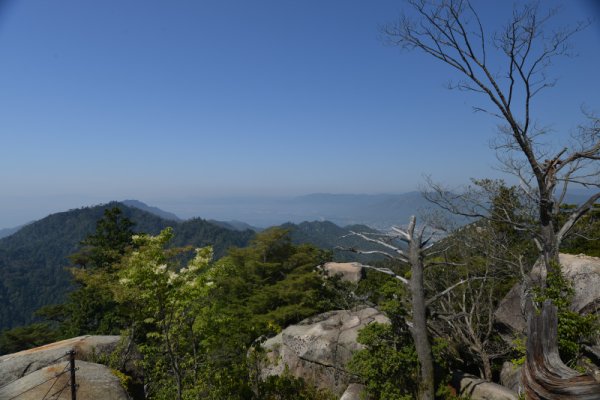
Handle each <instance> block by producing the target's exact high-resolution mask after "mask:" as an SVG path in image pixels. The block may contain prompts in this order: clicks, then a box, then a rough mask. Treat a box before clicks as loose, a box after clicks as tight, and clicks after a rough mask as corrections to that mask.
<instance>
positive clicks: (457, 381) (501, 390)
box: [452, 372, 519, 400]
mask: <svg viewBox="0 0 600 400" xmlns="http://www.w3.org/2000/svg"><path fill="white" fill-rule="evenodd" d="M452 386H453V387H455V388H456V391H457V394H458V395H459V396H463V397H466V398H469V399H471V400H518V398H519V396H518V395H517V393H516V392H514V391H512V390H510V389H508V388H505V387H504V386H501V385H498V384H495V383H492V382H488V381H485V380H482V379H479V378H478V377H476V376H474V375H470V374H465V373H464V372H455V373H454V375H453V376H452ZM461 398H462V397H461Z"/></svg>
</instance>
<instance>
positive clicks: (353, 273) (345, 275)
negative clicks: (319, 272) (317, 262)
mask: <svg viewBox="0 0 600 400" xmlns="http://www.w3.org/2000/svg"><path fill="white" fill-rule="evenodd" d="M323 271H325V274H326V275H327V276H335V275H341V276H342V280H344V281H348V282H352V283H358V282H360V280H361V279H362V278H363V274H364V272H363V266H362V265H361V264H359V263H357V262H350V263H337V262H328V263H325V265H323Z"/></svg>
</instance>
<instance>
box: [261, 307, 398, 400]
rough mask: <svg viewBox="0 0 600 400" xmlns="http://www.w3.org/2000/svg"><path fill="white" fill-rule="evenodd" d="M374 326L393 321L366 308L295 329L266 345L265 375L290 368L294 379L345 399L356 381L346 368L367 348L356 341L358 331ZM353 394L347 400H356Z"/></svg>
mask: <svg viewBox="0 0 600 400" xmlns="http://www.w3.org/2000/svg"><path fill="white" fill-rule="evenodd" d="M372 322H380V323H389V319H388V318H387V317H386V316H385V315H383V314H382V313H381V312H379V311H378V310H376V309H374V308H363V309H360V310H356V311H346V310H340V311H330V312H327V313H324V314H319V315H317V316H315V317H311V318H308V319H305V320H304V321H302V322H300V323H298V324H297V325H291V326H289V327H287V328H286V329H284V330H283V331H282V332H281V333H280V334H279V335H277V336H275V337H273V338H271V339H269V340H267V341H266V342H265V343H264V344H263V347H264V348H265V349H266V350H267V356H268V359H269V363H268V364H267V365H264V366H263V368H262V372H261V374H262V376H263V378H265V377H267V376H269V375H281V374H282V373H283V372H284V371H285V370H286V367H287V370H288V371H289V373H291V374H292V375H293V376H296V377H299V378H304V379H305V380H306V381H308V382H311V383H312V384H314V385H315V386H317V387H320V388H327V389H330V390H332V391H333V392H334V393H336V394H337V395H338V396H339V395H342V394H343V393H344V391H345V390H346V389H347V388H348V385H349V384H350V383H351V382H352V381H353V376H352V375H351V374H350V373H349V372H348V371H347V369H346V365H347V364H348V361H350V358H351V357H352V353H353V352H355V351H357V350H359V349H362V348H363V347H362V345H360V344H359V343H358V342H357V341H356V338H357V336H358V331H359V330H360V329H362V328H363V327H364V326H366V325H367V324H370V323H372ZM353 390H355V389H352V391H353ZM352 391H351V392H349V393H348V394H347V397H346V398H347V399H352V398H353V397H348V396H350V395H351V394H352Z"/></svg>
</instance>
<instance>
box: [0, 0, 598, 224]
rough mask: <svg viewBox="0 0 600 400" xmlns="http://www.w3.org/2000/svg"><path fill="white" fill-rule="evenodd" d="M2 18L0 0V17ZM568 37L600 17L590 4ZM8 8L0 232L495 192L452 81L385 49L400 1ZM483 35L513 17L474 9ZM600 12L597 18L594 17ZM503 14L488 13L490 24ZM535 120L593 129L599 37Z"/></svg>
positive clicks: (138, 0)
mask: <svg viewBox="0 0 600 400" xmlns="http://www.w3.org/2000/svg"><path fill="white" fill-rule="evenodd" d="M0 1H1V0H0ZM543 3H544V5H547V4H556V5H562V9H561V11H560V13H559V16H558V17H557V18H556V21H557V22H558V23H565V24H568V23H572V22H575V21H577V20H581V19H583V18H586V17H588V16H595V17H596V18H597V19H598V18H599V17H600V14H598V8H597V7H594V2H593V1H592V0H590V1H585V0H573V1H563V2H557V1H554V2H551V1H544V2H543ZM1 4H2V6H1V7H0V139H1V141H0V187H1V188H2V191H1V192H0V228H1V227H9V226H14V225H18V224H20V223H24V222H27V221H30V220H32V219H36V218H40V217H43V216H45V215H47V214H48V213H50V212H55V211H61V210H66V209H69V208H74V207H80V206H85V205H92V204H98V203H102V202H106V201H109V200H113V199H116V200H121V199H126V198H135V199H139V200H142V201H145V202H147V203H149V204H152V205H157V206H159V207H160V206H161V205H166V204H168V205H170V206H171V211H175V212H176V211H177V210H176V209H175V210H173V209H172V207H175V208H176V204H177V201H178V199H186V200H187V201H188V202H189V199H193V198H199V197H211V196H218V197H222V196H287V195H299V194H306V193H314V192H329V193H383V192H387V193H400V192H406V191H411V190H415V189H417V187H418V185H419V184H421V183H422V182H423V175H424V174H430V175H432V176H433V178H434V179H435V180H438V181H442V182H446V183H448V184H450V185H458V184H460V183H464V182H467V180H468V178H469V177H484V176H500V174H499V173H498V172H496V171H494V170H493V166H494V164H495V158H494V154H493V152H492V151H491V150H490V149H489V148H488V143H489V140H490V139H491V138H492V137H493V135H494V132H495V124H496V121H494V120H493V119H492V118H491V117H489V116H487V115H483V114H474V113H473V112H472V110H471V106H473V105H477V104H481V101H479V99H478V98H477V97H474V96H469V95H467V94H465V93H459V92H453V91H449V90H447V89H445V88H444V87H445V84H446V83H447V82H448V81H449V80H450V79H451V78H452V77H453V75H451V74H450V73H449V71H448V69H447V68H446V67H444V66H442V65H440V64H438V63H436V62H434V61H433V60H432V59H429V58H427V57H426V56H423V55H421V54H418V53H416V52H408V53H407V52H402V51H400V50H399V49H398V48H394V47H390V46H385V45H384V44H383V43H382V40H381V38H380V33H379V30H378V27H379V26H381V25H382V24H385V23H388V22H390V21H394V20H395V19H396V18H397V17H398V15H399V14H400V12H401V11H402V10H403V9H404V8H405V3H404V2H403V1H392V0H377V1H366V0H362V1H359V0H344V1H342V0H335V1H334V0H331V1H316V0H314V1H313V0H306V1H292V0H268V1H267V0H256V1H247V0H237V1H233V0H231V1H227V0H218V1H217V0H214V1H208V0H197V1H191V0H187V1H185V0H177V1H166V0H163V1H154V0H126V1H124V0H114V1H113V0H103V1H92V0H53V1H46V0H23V1H12V2H9V1H4V2H2V3H1ZM474 4H475V6H476V7H477V8H478V9H479V10H480V12H481V15H482V18H483V19H484V22H485V23H486V24H487V26H490V27H492V26H494V27H495V26H498V24H500V23H502V22H504V21H505V20H506V19H507V18H508V17H509V16H510V13H511V9H512V6H511V2H489V1H475V2H474ZM596 4H597V3H596ZM493 7H496V8H493ZM573 44H574V46H575V50H576V52H577V53H578V57H577V58H574V59H566V60H560V61H559V62H557V63H556V65H555V66H554V68H553V69H552V72H553V73H554V74H555V75H556V76H558V77H559V78H560V81H559V84H558V86H557V87H556V88H554V89H552V90H551V91H548V92H547V94H546V95H545V96H544V97H543V98H541V99H540V101H539V102H538V103H537V104H536V108H535V109H534V112H535V113H536V115H537V116H538V118H539V120H540V121H542V122H543V123H544V124H546V125H549V126H551V127H552V128H553V129H555V130H556V131H557V132H568V131H569V129H572V128H573V127H574V126H576V124H577V123H578V122H580V121H581V120H582V117H581V113H580V107H581V106H582V105H586V106H588V107H589V108H590V109H592V110H596V111H600V79H599V78H598V71H600V51H598V50H600V24H599V23H598V21H595V22H594V24H593V25H592V26H591V27H590V28H588V29H587V30H586V31H585V32H583V33H582V34H580V35H578V36H577V37H576V38H575V39H574V40H573Z"/></svg>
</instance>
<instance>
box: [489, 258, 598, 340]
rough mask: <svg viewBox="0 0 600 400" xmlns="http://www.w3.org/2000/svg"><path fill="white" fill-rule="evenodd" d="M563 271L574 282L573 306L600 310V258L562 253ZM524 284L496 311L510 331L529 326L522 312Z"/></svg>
mask: <svg viewBox="0 0 600 400" xmlns="http://www.w3.org/2000/svg"><path fill="white" fill-rule="evenodd" d="M559 259H560V264H561V268H562V272H563V274H564V275H565V277H567V278H568V279H569V280H571V282H572V284H573V289H575V296H574V298H573V302H572V305H571V309H572V310H573V311H576V312H580V313H591V312H598V309H599V308H600V258H596V257H589V256H584V255H572V254H560V255H559ZM538 276H539V268H538V267H534V268H533V270H532V271H531V274H530V278H531V280H532V281H536V280H537V278H538ZM523 292H524V287H523V285H522V284H517V285H515V286H514V287H513V288H512V289H511V290H510V291H509V292H508V294H507V295H506V296H505V297H504V299H503V300H502V302H501V303H500V305H499V306H498V309H497V310H496V313H495V317H496V321H497V322H498V323H499V324H501V325H502V326H504V327H506V328H507V329H508V330H510V331H512V332H516V333H524V332H525V330H526V327H527V322H526V319H525V315H524V313H523V308H524V307H523V306H524V303H525V302H524V300H523Z"/></svg>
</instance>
